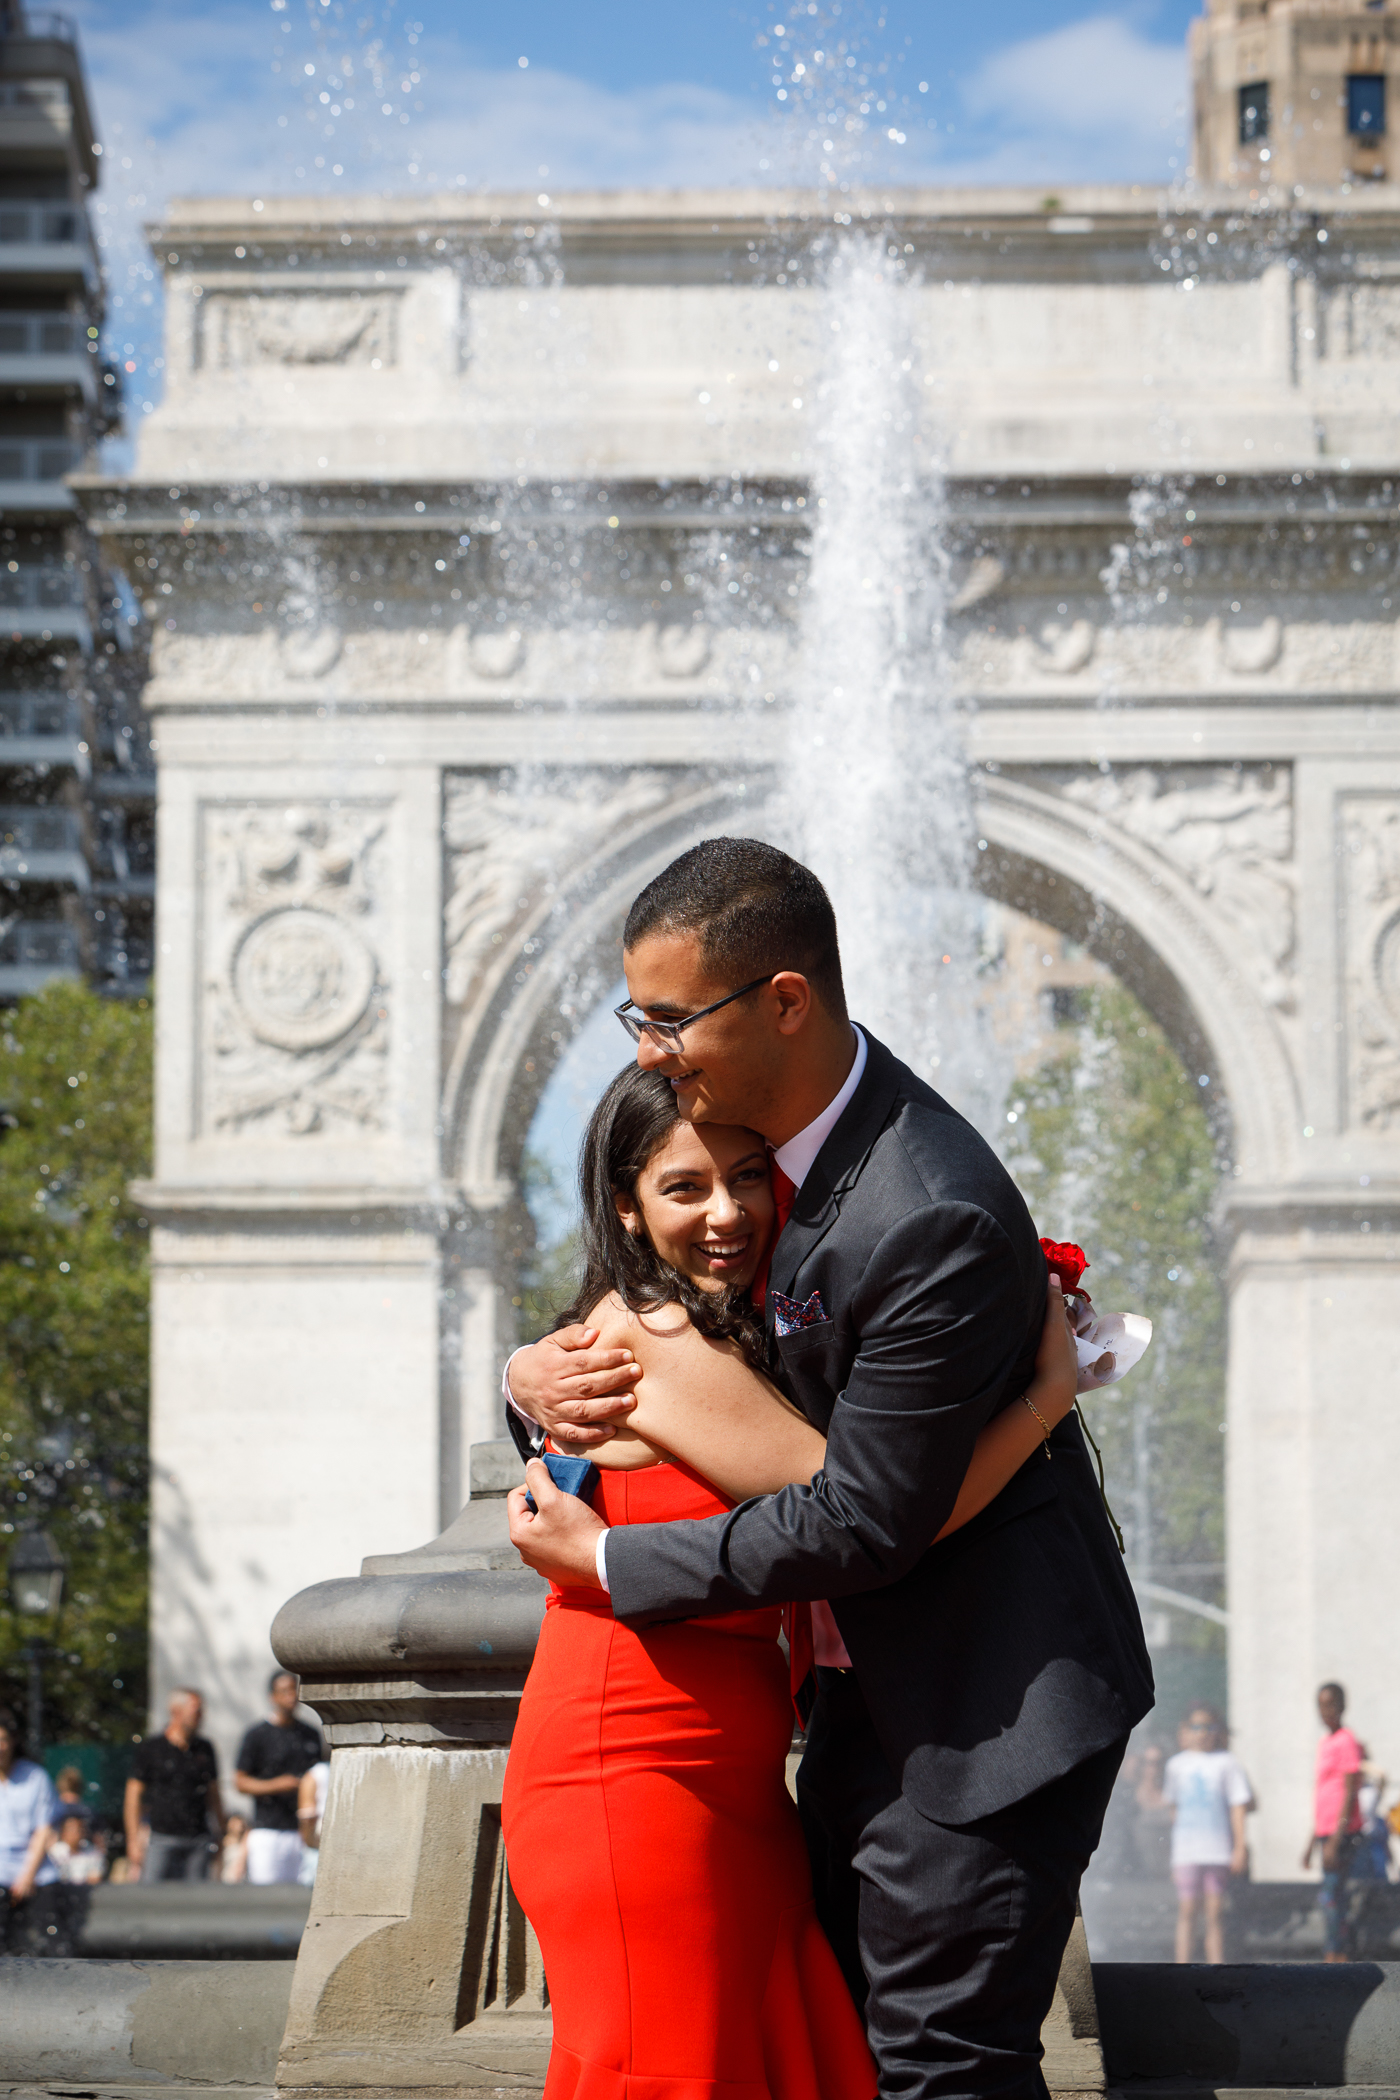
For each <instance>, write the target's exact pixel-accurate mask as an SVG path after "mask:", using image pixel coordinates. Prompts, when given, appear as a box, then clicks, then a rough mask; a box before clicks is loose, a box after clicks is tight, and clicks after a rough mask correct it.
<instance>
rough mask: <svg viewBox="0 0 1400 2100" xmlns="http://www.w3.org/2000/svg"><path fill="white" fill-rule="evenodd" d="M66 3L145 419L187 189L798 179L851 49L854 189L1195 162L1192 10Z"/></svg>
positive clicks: (1018, 2)
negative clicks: (1188, 155) (86, 88)
mask: <svg viewBox="0 0 1400 2100" xmlns="http://www.w3.org/2000/svg"><path fill="white" fill-rule="evenodd" d="M69 4H70V7H71V9H72V12H73V13H75V14H76V16H77V19H78V21H79V23H80V25H81V31H82V35H83V40H84V47H85V51H86V54H87V60H88V66H89V73H90V78H91V83H92V90H93V97H94V101H95V104H96V113H97V120H98V124H99V127H100V131H101V135H102V138H103V140H104V145H105V152H104V160H103V170H104V174H103V183H102V188H101V192H100V195H99V198H98V200H97V201H98V204H99V208H100V217H99V226H100V229H101V232H102V236H103V238H104V241H105V244H106V247H107V251H108V262H109V270H110V278H111V294H112V307H111V322H112V325H111V330H110V332H111V335H112V338H113V341H114V343H115V347H116V348H117V350H118V352H121V351H122V350H123V348H124V345H125V344H127V343H130V344H131V345H132V346H133V349H132V356H133V361H134V362H135V364H136V367H137V369H136V372H135V373H134V374H133V375H132V385H133V387H134V389H135V391H134V393H133V395H132V396H131V399H132V406H133V408H134V410H135V412H136V413H137V414H138V415H139V413H140V412H141V403H142V401H143V400H146V399H151V398H155V397H157V396H158V393H159V385H160V377H159V366H158V361H157V359H158V344H157V336H158V324H159V289H158V286H157V285H156V283H155V280H154V277H153V275H152V274H151V272H150V269H149V264H148V261H147V258H146V256H145V242H144V235H143V228H144V225H145V224H146V223H147V222H148V221H150V220H152V219H154V218H157V217H158V216H159V214H160V212H161V210H162V208H163V207H164V205H165V203H166V201H167V199H168V198H170V197H172V196H180V195H191V194H206V195H207V194H221V193H232V194H258V193H261V192H264V191H267V192H278V191H285V190H316V191H318V192H327V191H335V190H342V189H343V190H376V189H391V190H414V189H421V190H436V189H458V190H465V191H481V190H487V189H497V188H505V189H525V190H530V191H539V190H543V191H545V193H546V194H548V193H550V192H554V191H558V190H565V189H580V188H617V187H626V186H631V185H642V186H648V187H650V186H659V187H670V186H674V185H683V184H705V185H710V184H719V185H726V186H727V185H730V184H734V183H750V182H761V183H762V182H768V183H771V182H776V181H779V180H782V179H794V178H795V179H802V177H803V175H804V172H806V168H807V162H806V152H805V138H806V128H807V124H808V121H809V118H810V112H809V110H808V109H807V108H805V107H804V106H803V102H802V88H801V85H800V83H801V82H802V81H805V83H806V85H807V86H808V87H810V85H811V83H812V81H813V80H814V79H818V78H821V77H823V75H822V66H821V65H820V64H819V63H818V62H817V54H822V57H823V58H824V60H825V63H826V77H829V76H830V72H831V67H832V62H833V61H832V54H833V53H836V52H840V53H842V54H844V56H842V58H841V59H840V61H839V62H840V64H841V65H843V66H844V64H845V56H853V57H854V58H855V60H856V64H855V66H854V67H853V68H851V69H850V71H849V73H847V74H843V76H842V77H843V78H845V79H849V80H853V81H854V82H855V83H856V87H857V91H858V89H859V84H860V83H861V82H865V83H866V84H867V101H868V114H867V115H866V117H864V118H863V119H862V120H861V123H862V127H863V128H862V134H861V136H860V139H859V142H858V147H857V149H856V150H855V152H854V153H853V163H854V165H853V172H855V173H857V174H859V173H865V174H868V175H872V176H874V177H876V178H878V179H879V180H880V181H882V182H889V181H904V182H958V183H962V182H976V183H983V182H1029V183H1035V184H1041V183H1043V184H1045V185H1047V186H1050V185H1055V184H1064V183H1070V182H1076V181H1154V180H1159V179H1163V178H1165V177H1168V176H1170V175H1171V174H1173V173H1175V172H1176V171H1177V169H1178V168H1179V167H1180V165H1181V163H1182V159H1183V150H1182V141H1183V138H1184V133H1185V128H1186V116H1185V108H1186V97H1185V85H1186V72H1185V41H1186V26H1187V23H1188V21H1189V19H1190V17H1191V15H1192V14H1193V13H1195V12H1197V11H1198V10H1197V8H1196V7H1195V6H1193V5H1191V4H1190V0H1158V4H1155V5H1154V4H1152V0H1141V4H1137V5H1129V6H1126V7H1112V6H1101V7H1099V8H1094V7H1093V6H1092V5H1091V6H1089V7H1085V6H1084V5H1082V4H1080V5H1075V4H1074V0H1008V4H1005V5H1003V6H1001V7H996V8H993V7H973V6H969V5H968V4H967V0H958V4H952V0H938V4H929V0H923V4H916V0H888V4H886V5H884V6H881V5H880V4H879V0H874V4H865V0H842V4H841V6H840V7H837V6H834V5H832V4H830V0H815V4H814V0H803V4H802V5H801V6H798V7H795V8H791V9H785V8H783V7H781V6H769V5H767V4H766V0H761V4H760V5H758V6H757V7H748V6H729V5H725V4H723V0H690V4H688V5H675V4H672V5H670V6H656V5H654V4H647V5H643V4H642V0H606V4H604V5H601V6H600V5H598V4H597V0H594V4H593V5H591V6H580V5H579V4H578V0H569V4H564V0H524V4H520V0H517V4H515V5H513V6H510V7H501V6H499V5H496V6H492V7H486V6H483V5H481V4H479V0H471V4H467V5H462V4H460V0H458V4H455V5H450V4H444V0H193V4H191V0H76V5H74V4H73V0H69ZM780 27H781V31H782V34H781V35H780V34H779V29H780ZM783 54H785V55H783ZM522 61H525V63H522ZM804 62H805V64H806V73H805V75H803V76H797V77H794V69H795V67H796V65H798V64H801V63H804ZM853 107H854V105H853Z"/></svg>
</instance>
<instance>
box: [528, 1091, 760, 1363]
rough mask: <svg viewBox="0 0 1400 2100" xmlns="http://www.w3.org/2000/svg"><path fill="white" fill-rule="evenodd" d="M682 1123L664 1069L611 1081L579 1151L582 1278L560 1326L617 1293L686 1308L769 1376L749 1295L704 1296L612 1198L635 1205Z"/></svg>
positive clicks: (652, 1306) (730, 1289)
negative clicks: (632, 1228)
mask: <svg viewBox="0 0 1400 2100" xmlns="http://www.w3.org/2000/svg"><path fill="white" fill-rule="evenodd" d="M680 1120H681V1118H680V1116H679V1115H678V1113H677V1111H676V1097H675V1094H674V1093H673V1091H672V1089H671V1086H670V1083H669V1081H668V1080H666V1079H664V1078H663V1077H662V1075H661V1074H660V1073H659V1072H644V1071H643V1070H642V1069H641V1067H640V1065H628V1066H627V1067H626V1068H625V1070H623V1071H621V1072H619V1073H618V1075H617V1077H616V1079H614V1080H612V1081H610V1083H609V1085H608V1088H607V1091H606V1092H605V1093H604V1095H603V1098H602V1100H601V1101H600V1102H599V1103H598V1106H597V1107H596V1108H595V1109H594V1111H593V1114H592V1116H591V1117H590V1118H589V1123H588V1128H587V1130H586V1131H585V1132H584V1138H583V1144H582V1146H581V1148H580V1150H579V1163H578V1179H579V1211H580V1231H579V1236H580V1238H581V1240H582V1242H583V1276H582V1279H581V1281H580V1283H579V1287H578V1290H577V1292H576V1293H575V1295H574V1299H573V1302H572V1304H570V1305H569V1306H567V1307H566V1308H565V1310H564V1311H563V1312H562V1313H560V1315H559V1317H558V1319H557V1320H556V1321H555V1323H554V1324H555V1326H556V1327H568V1326H571V1325H572V1324H573V1323H574V1322H575V1321H581V1320H587V1319H588V1318H589V1317H590V1316H591V1314H592V1312H593V1310H594V1308H595V1306H597V1305H598V1304H599V1302H600V1301H601V1300H602V1299H604V1298H606V1297H607V1295H608V1293H609V1292H610V1291H616V1293H617V1295H618V1297H619V1298H620V1299H621V1300H622V1302H623V1304H624V1305H625V1306H626V1307H627V1308H628V1310H629V1312H637V1313H649V1312H658V1311H659V1310H660V1309H661V1307H662V1306H663V1305H679V1306H681V1307H682V1308H683V1309H684V1311H685V1312H686V1314H687V1315H688V1316H689V1319H690V1322H691V1325H692V1326H693V1327H695V1328H696V1329H697V1330H698V1331H699V1332H700V1333H701V1334H705V1335H710V1336H712V1337H714V1338H715V1339H724V1340H727V1341H734V1342H737V1343H738V1344H739V1347H740V1348H741V1349H742V1350H743V1352H744V1355H745V1356H746V1357H747V1359H748V1361H749V1362H750V1363H751V1364H752V1365H753V1366H754V1368H755V1369H756V1370H759V1371H767V1370H768V1369H769V1368H770V1361H769V1348H768V1337H767V1334H766V1332H765V1330H764V1325H763V1317H762V1314H761V1313H760V1312H759V1311H757V1310H756V1309H755V1307H754V1304H753V1301H752V1299H751V1298H750V1296H749V1293H748V1292H747V1290H739V1289H737V1288H736V1287H734V1286H733V1285H730V1286H727V1287H726V1288H725V1289H723V1290H719V1291H702V1290H701V1289H700V1287H699V1285H698V1284H696V1283H695V1282H693V1281H692V1279H691V1278H690V1277H689V1276H685V1275H682V1273H681V1272H680V1270H679V1269H673V1268H672V1267H671V1265H670V1263H669V1262H664V1261H663V1260H662V1259H661V1256H660V1255H659V1254H658V1253H657V1251H656V1249H655V1248H654V1247H653V1246H652V1244H651V1241H650V1240H649V1239H648V1238H647V1237H646V1235H645V1233H644V1232H636V1233H631V1232H629V1231H628V1230H627V1227H626V1226H625V1225H624V1224H623V1222H622V1220H621V1218H620V1217H619V1216H618V1214H617V1204H616V1202H615V1201H614V1194H616V1195H619V1196H624V1197H626V1198H627V1199H628V1201H629V1202H631V1203H633V1204H634V1205H636V1196H637V1183H638V1181H639V1180H640V1178H641V1175H642V1173H643V1172H644V1170H645V1168H646V1165H647V1162H648V1161H649V1160H650V1159H651V1158H652V1157H653V1156H654V1154H655V1153H656V1151H657V1148H658V1147H659V1146H661V1145H664V1144H665V1142H666V1140H667V1139H668V1138H669V1137H670V1135H671V1133H672V1131H673V1130H674V1129H675V1127H676V1125H677V1123H679V1122H680ZM637 1208H638V1209H640V1205H637Z"/></svg>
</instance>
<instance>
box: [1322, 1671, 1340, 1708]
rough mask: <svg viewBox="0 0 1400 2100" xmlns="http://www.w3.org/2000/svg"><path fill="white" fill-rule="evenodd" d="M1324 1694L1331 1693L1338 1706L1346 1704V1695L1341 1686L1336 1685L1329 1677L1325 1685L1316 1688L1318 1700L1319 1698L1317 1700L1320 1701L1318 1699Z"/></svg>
mask: <svg viewBox="0 0 1400 2100" xmlns="http://www.w3.org/2000/svg"><path fill="white" fill-rule="evenodd" d="M1324 1692H1331V1693H1332V1694H1333V1695H1334V1697H1335V1698H1336V1701H1337V1704H1338V1706H1345V1705H1346V1703H1347V1695H1346V1693H1345V1691H1344V1690H1343V1689H1342V1687H1341V1685H1339V1684H1338V1683H1337V1682H1336V1681H1335V1679H1333V1678H1330V1677H1329V1678H1328V1680H1327V1682H1326V1684H1320V1685H1319V1686H1318V1688H1317V1696H1318V1698H1319V1699H1320V1698H1321V1697H1322V1695H1323V1693H1324Z"/></svg>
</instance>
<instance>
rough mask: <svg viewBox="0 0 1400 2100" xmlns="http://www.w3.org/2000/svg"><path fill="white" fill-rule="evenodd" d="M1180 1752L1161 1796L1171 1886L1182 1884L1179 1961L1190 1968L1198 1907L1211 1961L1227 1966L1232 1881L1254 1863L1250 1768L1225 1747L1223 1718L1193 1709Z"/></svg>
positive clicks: (1184, 1725)
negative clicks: (1167, 1813) (1247, 1826)
mask: <svg viewBox="0 0 1400 2100" xmlns="http://www.w3.org/2000/svg"><path fill="white" fill-rule="evenodd" d="M1177 1741H1178V1742H1179V1743H1180V1745H1181V1748H1180V1749H1179V1750H1178V1751H1177V1753H1176V1756H1175V1757H1172V1758H1168V1760H1167V1769H1166V1772H1165V1774H1164V1775H1163V1780H1162V1793H1163V1796H1164V1798H1165V1799H1166V1800H1167V1801H1169V1802H1170V1803H1171V1806H1172V1809H1173V1811H1174V1815H1173V1820H1172V1880H1173V1881H1174V1882H1175V1883H1176V1958H1177V1960H1178V1961H1190V1960H1191V1958H1192V1942H1193V1940H1194V1939H1195V1936H1196V1912H1197V1908H1198V1906H1203V1907H1204V1911H1205V1958H1206V1960H1207V1961H1208V1962H1223V1961H1224V1959H1225V1927H1224V1922H1223V1918H1222V1911H1223V1907H1224V1900H1225V1890H1226V1887H1227V1886H1228V1882H1229V1877H1230V1875H1231V1874H1243V1873H1244V1872H1245V1870H1246V1868H1247V1866H1248V1864H1249V1861H1248V1855H1247V1853H1246V1851H1245V1841H1244V1819H1245V1817H1246V1816H1247V1815H1248V1814H1249V1811H1250V1810H1251V1809H1252V1808H1253V1806H1254V1792H1253V1789H1252V1788H1251V1786H1250V1784H1249V1779H1248V1776H1247V1774H1246V1772H1245V1769H1244V1766H1243V1765H1242V1764H1240V1762H1239V1760H1238V1759H1237V1758H1235V1757H1233V1756H1232V1755H1231V1753H1230V1752H1229V1750H1227V1749H1226V1748H1225V1731H1224V1729H1223V1728H1222V1726H1221V1723H1220V1719H1219V1716H1218V1715H1217V1714H1215V1713H1213V1712H1212V1710H1211V1709H1210V1707H1208V1706H1195V1707H1193V1708H1192V1709H1191V1712H1190V1713H1189V1714H1188V1715H1187V1717H1186V1720H1185V1721H1184V1722H1183V1723H1182V1726H1181V1729H1180V1731H1179V1732H1178V1735H1177Z"/></svg>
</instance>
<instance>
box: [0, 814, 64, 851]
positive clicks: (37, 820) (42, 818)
mask: <svg viewBox="0 0 1400 2100" xmlns="http://www.w3.org/2000/svg"><path fill="white" fill-rule="evenodd" d="M82 850H83V827H82V824H81V822H80V820H79V817H78V813H77V811H76V810H72V809H45V808H39V809H35V808H32V807H30V806H29V805H28V804H20V805H17V806H16V805H11V806H10V807H8V808H7V807H5V806H3V805H0V856H2V857H3V859H5V860H8V859H9V857H10V856H11V855H12V854H24V855H27V854H36V853H79V854H80V853H81V852H82Z"/></svg>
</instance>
